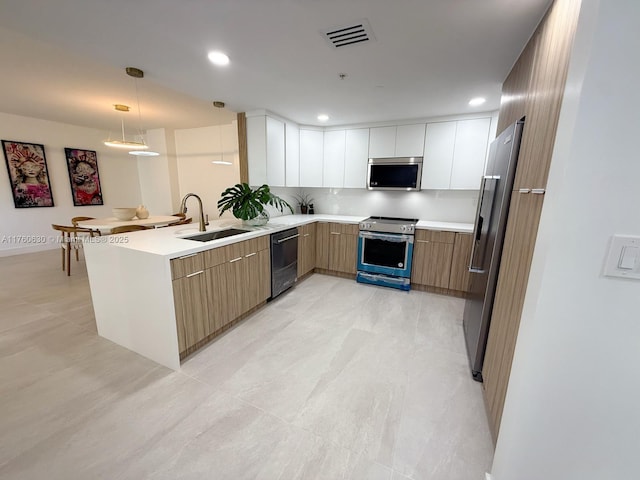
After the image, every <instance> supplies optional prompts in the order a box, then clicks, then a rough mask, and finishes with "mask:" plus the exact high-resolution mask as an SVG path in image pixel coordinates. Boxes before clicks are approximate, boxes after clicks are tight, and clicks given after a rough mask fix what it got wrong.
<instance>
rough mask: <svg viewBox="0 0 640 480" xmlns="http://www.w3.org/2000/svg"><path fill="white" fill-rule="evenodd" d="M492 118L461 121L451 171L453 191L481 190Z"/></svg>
mask: <svg viewBox="0 0 640 480" xmlns="http://www.w3.org/2000/svg"><path fill="white" fill-rule="evenodd" d="M490 127H491V119H490V118H479V119H476V120H461V121H459V122H458V129H457V131H456V146H455V151H454V154H453V167H452V169H451V189H457V190H479V189H480V177H481V176H482V175H483V174H484V164H485V161H486V158H487V146H488V144H489V129H490Z"/></svg>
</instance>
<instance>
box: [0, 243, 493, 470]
mask: <svg viewBox="0 0 640 480" xmlns="http://www.w3.org/2000/svg"><path fill="white" fill-rule="evenodd" d="M59 268H60V266H59V254H58V252H57V251H54V252H51V251H50V252H42V253H37V254H28V255H21V256H15V257H5V258H0V273H1V275H0V303H1V305H2V309H1V313H0V479H20V480H28V479H47V480H54V479H65V480H67V479H109V480H112V479H117V480H120V479H123V480H124V479H131V480H134V479H135V480H140V479H194V480H195V479H198V480H200V479H205V478H206V479H216V480H227V479H233V480H240V479H264V480H278V479H280V480H290V479H331V480H334V479H358V480H359V479H372V480H373V479H375V480H377V479H380V480H383V479H384V480H403V479H404V480H406V479H414V480H457V479H460V480H473V479H477V480H482V479H484V472H485V471H488V470H489V467H490V463H491V458H492V454H493V447H492V443H491V439H490V435H489V431H488V426H487V421H486V419H485V416H484V407H483V403H482V395H481V386H480V384H478V383H476V382H474V381H473V380H472V379H471V376H470V375H469V372H468V368H467V360H466V357H465V353H464V344H463V338H462V327H461V316H462V309H463V301H462V300H460V299H457V298H450V297H446V296H440V295H433V294H427V293H423V292H415V291H412V292H409V293H406V292H400V291H396V290H391V289H383V288H379V287H371V286H365V285H359V284H357V283H355V282H353V281H349V280H344V279H340V278H334V277H329V276H324V275H313V276H311V277H310V278H308V279H307V280H305V281H303V282H301V283H300V284H298V285H297V286H296V287H295V288H294V289H293V290H291V291H289V292H287V293H286V294H284V295H283V296H281V297H279V298H278V299H276V300H275V301H273V302H271V303H269V304H268V305H267V306H266V307H265V308H263V309H262V310H260V311H259V312H257V313H256V314H255V315H253V316H252V317H250V318H248V319H247V320H245V321H244V322H242V323H241V324H240V325H238V326H237V327H235V328H234V329H232V330H230V331H229V332H227V333H226V334H225V335H224V336H222V337H220V338H218V339H217V340H216V341H215V342H213V343H212V344H210V345H209V346H207V347H206V348H205V349H203V350H201V351H199V352H197V353H196V354H194V355H192V356H191V357H190V358H188V359H187V360H186V361H185V362H184V363H183V368H182V371H180V372H173V371H171V370H169V369H167V368H164V367H161V366H158V365H156V364H155V363H153V362H151V361H150V360H147V359H145V358H143V357H140V356H139V355H137V354H135V353H132V352H130V351H128V350H126V349H124V348H121V347H119V346H117V345H115V344H113V343H111V342H109V341H107V340H104V339H102V338H100V337H98V336H97V335H96V328H95V320H94V317H93V310H92V306H91V295H90V291H89V287H88V281H87V276H86V270H85V267H84V262H83V261H82V260H81V261H80V262H79V263H78V264H74V265H73V270H72V276H71V277H66V276H65V274H64V273H63V272H62V271H61V270H60V269H59Z"/></svg>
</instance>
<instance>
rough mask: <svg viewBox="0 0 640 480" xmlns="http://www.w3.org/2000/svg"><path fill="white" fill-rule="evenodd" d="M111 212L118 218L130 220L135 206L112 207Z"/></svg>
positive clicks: (134, 211)
mask: <svg viewBox="0 0 640 480" xmlns="http://www.w3.org/2000/svg"><path fill="white" fill-rule="evenodd" d="M111 213H113V216H114V217H116V218H117V219H118V220H131V219H132V218H133V217H135V216H136V209H135V207H134V208H125V207H120V208H112V209H111Z"/></svg>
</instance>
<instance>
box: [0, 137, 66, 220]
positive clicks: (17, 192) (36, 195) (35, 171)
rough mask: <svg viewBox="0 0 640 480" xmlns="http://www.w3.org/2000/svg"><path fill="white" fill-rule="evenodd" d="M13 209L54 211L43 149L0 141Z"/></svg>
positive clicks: (33, 145) (39, 146)
mask: <svg viewBox="0 0 640 480" xmlns="http://www.w3.org/2000/svg"><path fill="white" fill-rule="evenodd" d="M2 150H4V158H5V160H6V161H7V170H8V172H9V181H10V182H11V193H12V194H13V203H14V205H15V206H16V208H29V207H53V195H52V194H51V182H49V171H48V170H47V160H46V158H45V156H44V145H39V144H37V143H24V142H13V141H10V140H2Z"/></svg>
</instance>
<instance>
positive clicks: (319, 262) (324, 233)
mask: <svg viewBox="0 0 640 480" xmlns="http://www.w3.org/2000/svg"><path fill="white" fill-rule="evenodd" d="M316 267H318V268H323V269H325V270H328V269H329V223H327V222H319V223H318V224H317V225H316Z"/></svg>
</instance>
